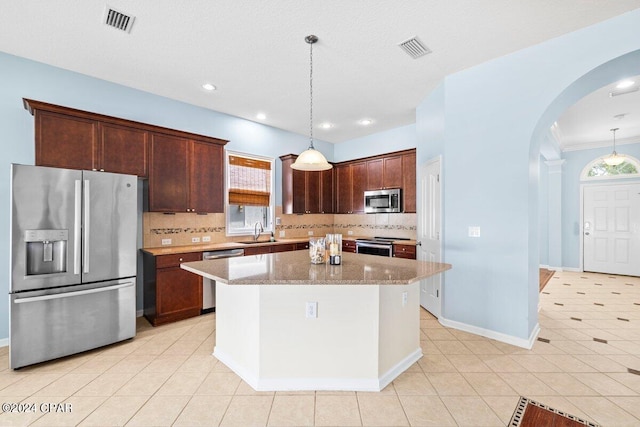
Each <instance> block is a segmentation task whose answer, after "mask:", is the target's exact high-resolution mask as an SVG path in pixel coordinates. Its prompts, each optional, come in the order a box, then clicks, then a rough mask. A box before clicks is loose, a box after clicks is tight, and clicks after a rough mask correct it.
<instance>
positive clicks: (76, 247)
mask: <svg viewBox="0 0 640 427" xmlns="http://www.w3.org/2000/svg"><path fill="white" fill-rule="evenodd" d="M81 223H82V181H80V180H79V179H76V180H75V195H74V206H73V274H80V260H81V258H80V257H81V256H82V254H81V252H80V251H81V250H82V244H81V240H80V239H82V225H81Z"/></svg>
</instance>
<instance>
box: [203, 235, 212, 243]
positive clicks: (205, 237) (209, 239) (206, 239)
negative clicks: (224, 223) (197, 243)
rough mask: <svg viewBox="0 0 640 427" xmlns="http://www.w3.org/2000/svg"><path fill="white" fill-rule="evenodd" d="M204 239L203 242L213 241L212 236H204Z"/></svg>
mask: <svg viewBox="0 0 640 427" xmlns="http://www.w3.org/2000/svg"><path fill="white" fill-rule="evenodd" d="M202 241H203V242H210V241H211V236H202Z"/></svg>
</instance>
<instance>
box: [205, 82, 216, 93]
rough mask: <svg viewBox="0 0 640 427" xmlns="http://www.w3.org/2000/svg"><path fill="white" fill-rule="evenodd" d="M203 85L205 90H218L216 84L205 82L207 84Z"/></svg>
mask: <svg viewBox="0 0 640 427" xmlns="http://www.w3.org/2000/svg"><path fill="white" fill-rule="evenodd" d="M202 87H203V88H204V89H205V90H209V91H211V90H216V87H215V86H214V85H212V84H211V83H205V84H203V85H202Z"/></svg>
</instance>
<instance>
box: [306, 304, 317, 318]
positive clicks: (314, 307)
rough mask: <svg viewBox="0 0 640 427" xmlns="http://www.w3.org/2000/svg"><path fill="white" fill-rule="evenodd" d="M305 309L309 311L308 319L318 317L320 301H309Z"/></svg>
mask: <svg viewBox="0 0 640 427" xmlns="http://www.w3.org/2000/svg"><path fill="white" fill-rule="evenodd" d="M305 311H306V313H307V319H315V318H316V317H318V303H317V302H307V305H306V309H305Z"/></svg>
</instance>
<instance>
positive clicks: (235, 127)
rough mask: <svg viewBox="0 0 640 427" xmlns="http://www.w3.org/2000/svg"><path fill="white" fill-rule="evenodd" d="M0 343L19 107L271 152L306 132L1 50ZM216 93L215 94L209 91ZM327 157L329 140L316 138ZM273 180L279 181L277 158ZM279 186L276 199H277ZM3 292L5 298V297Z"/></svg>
mask: <svg viewBox="0 0 640 427" xmlns="http://www.w3.org/2000/svg"><path fill="white" fill-rule="evenodd" d="M0 70H2V72H1V73H0V148H1V150H2V157H3V160H2V161H1V162H0V175H1V176H3V177H4V178H3V179H1V180H0V203H1V204H0V241H1V242H4V243H3V244H1V245H0V259H1V260H3V262H2V264H1V265H0V343H1V342H2V341H1V340H3V339H6V338H7V337H8V336H9V326H8V325H9V317H8V299H7V297H6V295H7V294H8V291H9V283H8V281H9V270H10V259H9V243H8V242H9V206H10V191H9V176H10V174H9V170H10V167H9V165H10V164H11V163H23V164H33V163H34V161H35V154H34V123H33V117H32V116H31V115H30V114H29V113H28V112H27V111H26V110H25V109H24V108H23V105H22V98H31V99H35V100H39V101H44V102H48V103H52V104H58V105H63V106H67V107H72V108H76V109H80V110H86V111H92V112H96V113H101V114H106V115H109V116H115V117H121V118H124V119H129V120H135V121H140V122H144V123H150V124H155V125H160V126H164V127H168V128H174V129H180V130H184V131H188V132H193V133H197V134H203V135H209V136H213V137H217V138H222V139H226V140H229V141H230V142H229V143H228V144H227V146H226V147H227V148H228V149H230V150H234V151H241V152H248V153H253V154H258V155H263V156H269V157H275V158H277V157H278V156H280V155H283V154H288V153H299V152H301V151H302V150H304V149H306V148H307V146H308V144H309V142H308V137H306V136H304V135H298V134H294V133H291V132H286V131H282V130H279V129H276V128H273V127H269V126H265V125H262V124H259V123H255V122H251V121H248V120H244V119H240V118H237V117H233V116H229V115H226V114H221V113H218V112H214V111H211V110H207V109H204V108H200V107H196V106H193V105H189V104H185V103H182V102H178V101H174V100H171V99H168V98H163V97H160V96H156V95H152V94H150V93H146V92H142V91H139V90H134V89H131V88H128V87H125V86H120V85H117V84H113V83H110V82H107V81H104V80H99V79H95V78H92V77H88V76H84V75H81V74H77V73H73V72H69V71H66V70H63V69H60V68H55V67H51V66H48V65H44V64H41V63H37V62H33V61H30V60H27V59H24V58H19V57H16V56H12V55H8V54H5V53H2V52H0ZM211 96H212V97H215V94H211ZM315 146H316V148H318V149H319V150H321V151H322V152H323V153H324V154H325V155H326V156H327V158H328V159H329V160H332V159H333V145H332V144H329V143H327V142H324V141H315ZM276 165H277V167H276V183H279V182H280V180H281V168H280V161H279V160H278V161H276ZM281 199H282V196H281V186H280V185H276V200H277V203H281ZM3 296H4V297H3Z"/></svg>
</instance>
